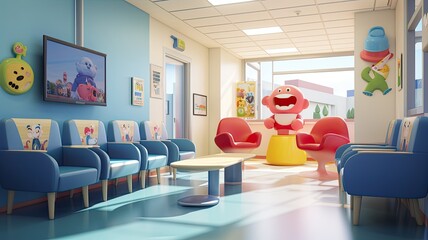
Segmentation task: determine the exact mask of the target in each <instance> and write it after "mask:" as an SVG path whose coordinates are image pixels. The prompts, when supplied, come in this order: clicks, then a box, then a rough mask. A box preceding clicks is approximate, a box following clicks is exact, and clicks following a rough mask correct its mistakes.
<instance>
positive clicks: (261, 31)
mask: <svg viewBox="0 0 428 240" xmlns="http://www.w3.org/2000/svg"><path fill="white" fill-rule="evenodd" d="M242 31H243V32H244V33H245V34H247V35H249V36H253V35H263V34H271V33H280V32H282V29H281V28H280V27H266V28H253V29H245V30H242Z"/></svg>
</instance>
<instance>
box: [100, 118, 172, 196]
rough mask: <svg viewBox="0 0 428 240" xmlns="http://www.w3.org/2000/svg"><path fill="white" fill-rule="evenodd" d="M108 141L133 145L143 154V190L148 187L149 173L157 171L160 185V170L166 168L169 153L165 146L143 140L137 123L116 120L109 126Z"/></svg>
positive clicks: (141, 179)
mask: <svg viewBox="0 0 428 240" xmlns="http://www.w3.org/2000/svg"><path fill="white" fill-rule="evenodd" d="M108 139H109V141H113V142H128V143H133V144H134V145H135V146H136V147H137V148H138V149H139V150H140V153H141V167H140V176H139V177H140V181H141V188H144V187H145V185H146V176H147V175H149V171H150V170H153V169H156V175H157V181H158V184H159V183H160V168H161V167H164V166H166V164H167V162H168V156H169V152H168V149H167V147H166V146H165V144H163V143H162V142H159V141H149V140H141V138H140V130H139V128H138V123H137V122H135V121H126V120H115V121H111V122H110V123H109V126H108Z"/></svg>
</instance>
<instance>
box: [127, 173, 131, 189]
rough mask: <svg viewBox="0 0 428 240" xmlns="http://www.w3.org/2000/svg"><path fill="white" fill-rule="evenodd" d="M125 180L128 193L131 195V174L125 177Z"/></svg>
mask: <svg viewBox="0 0 428 240" xmlns="http://www.w3.org/2000/svg"><path fill="white" fill-rule="evenodd" d="M126 180H127V182H128V192H130V193H132V174H131V175H128V176H126Z"/></svg>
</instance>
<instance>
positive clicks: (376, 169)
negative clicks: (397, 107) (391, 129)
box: [342, 117, 428, 225]
mask: <svg viewBox="0 0 428 240" xmlns="http://www.w3.org/2000/svg"><path fill="white" fill-rule="evenodd" d="M427 136H428V118H427V117H411V118H405V119H403V121H402V125H401V130H400V133H399V137H398V142H397V151H371V150H358V151H356V153H355V154H353V155H352V156H350V157H349V159H347V161H346V163H345V165H344V166H343V176H342V181H343V188H344V190H345V191H346V192H347V193H348V194H349V195H351V204H352V205H353V206H352V208H353V220H352V222H353V224H355V225H357V224H358V223H359V215H360V209H361V201H362V196H371V197H386V198H405V199H410V201H411V204H410V205H411V206H414V209H412V212H415V213H416V214H419V213H420V209H419V207H418V201H417V199H418V198H424V197H426V196H427V193H428V181H427V179H428V141H427ZM416 220H417V222H418V224H422V223H423V221H422V218H421V216H416Z"/></svg>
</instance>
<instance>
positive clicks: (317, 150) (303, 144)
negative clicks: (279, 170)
mask: <svg viewBox="0 0 428 240" xmlns="http://www.w3.org/2000/svg"><path fill="white" fill-rule="evenodd" d="M296 143H297V147H298V148H300V149H301V150H304V151H306V152H307V153H309V154H310V155H311V156H312V157H313V158H314V159H315V160H316V161H317V162H318V168H317V170H316V171H314V172H305V173H303V174H302V176H305V177H310V178H317V179H320V180H334V179H337V173H335V172H328V171H327V170H326V169H325V164H326V163H328V162H333V161H334V156H335V153H336V150H337V148H339V147H340V146H342V145H344V144H347V143H349V133H348V127H347V125H346V122H345V120H343V119H342V118H341V117H325V118H322V119H320V120H318V121H317V122H316V123H315V125H314V127H313V128H312V130H311V133H310V134H307V133H298V134H297V135H296Z"/></svg>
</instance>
